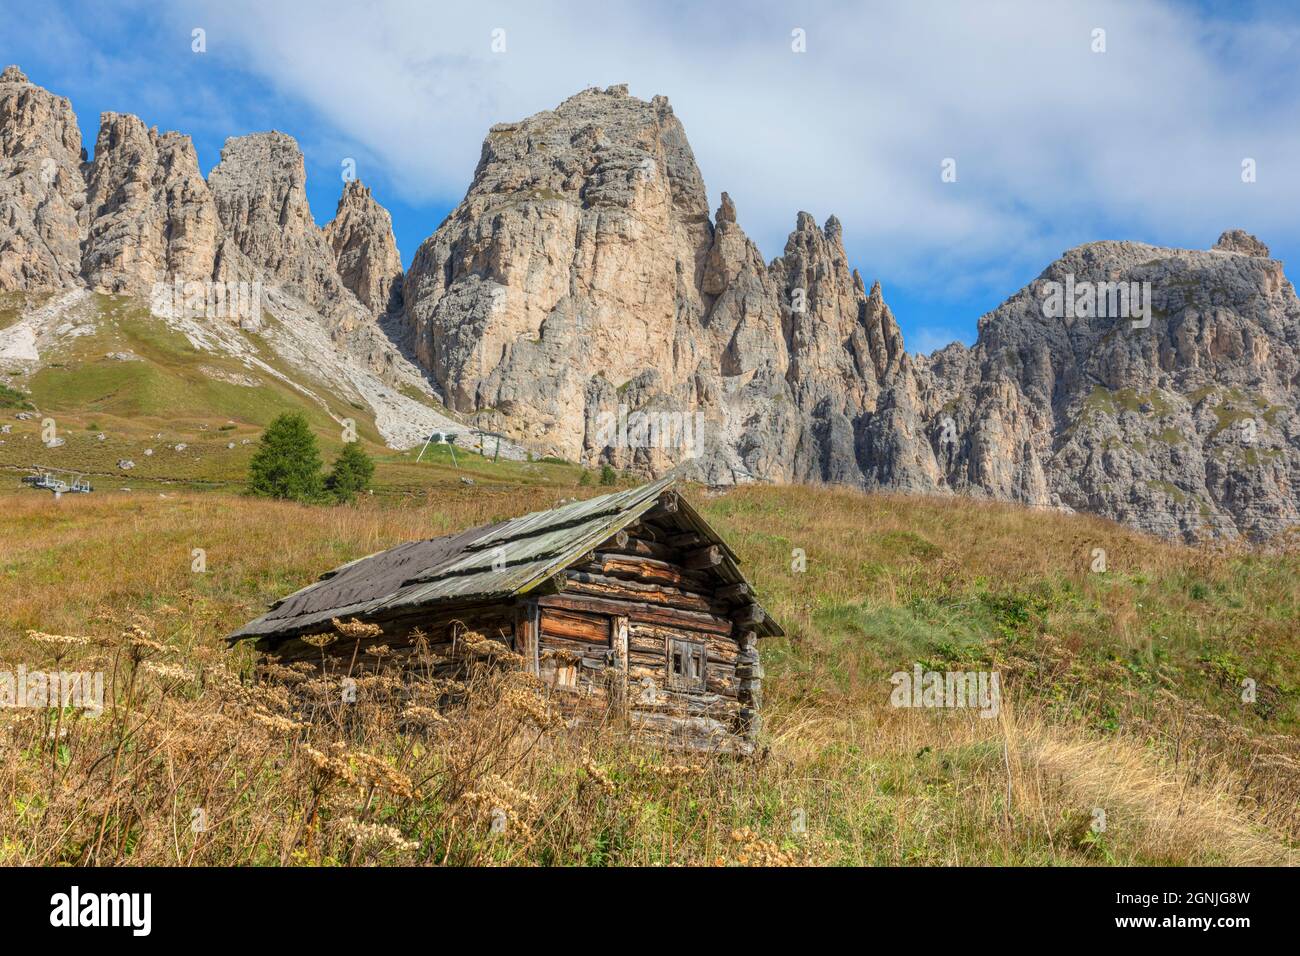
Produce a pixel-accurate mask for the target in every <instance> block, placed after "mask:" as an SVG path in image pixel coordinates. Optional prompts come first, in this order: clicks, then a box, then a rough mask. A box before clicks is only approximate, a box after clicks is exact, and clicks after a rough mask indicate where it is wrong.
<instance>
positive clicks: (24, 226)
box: [0, 66, 86, 291]
mask: <svg viewBox="0 0 1300 956" xmlns="http://www.w3.org/2000/svg"><path fill="white" fill-rule="evenodd" d="M82 158H83V155H82V149H81V132H80V130H79V129H78V128H77V119H76V116H74V115H73V112H72V104H71V103H69V102H68V101H67V100H66V99H64V98H63V97H61V96H55V95H54V94H53V93H50V92H48V91H46V90H43V89H41V88H40V87H39V86H35V85H33V84H32V83H30V82H28V80H27V77H26V76H25V75H24V74H23V72H22V71H21V70H20V69H18V67H16V66H10V67H6V68H5V70H4V72H3V73H0V291H12V290H20V289H27V288H32V287H41V288H53V289H59V288H70V287H74V286H76V285H79V284H80V280H79V278H78V277H79V275H80V272H81V238H82V232H81V227H80V225H79V224H78V215H79V212H80V210H81V208H82V206H83V205H84V204H85V201H86V184H85V181H84V180H83V179H82V177H81V161H82Z"/></svg>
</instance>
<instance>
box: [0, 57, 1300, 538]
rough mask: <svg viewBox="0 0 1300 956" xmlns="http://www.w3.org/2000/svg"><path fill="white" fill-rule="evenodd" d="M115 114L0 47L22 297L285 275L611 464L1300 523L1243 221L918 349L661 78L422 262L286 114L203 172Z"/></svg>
mask: <svg viewBox="0 0 1300 956" xmlns="http://www.w3.org/2000/svg"><path fill="white" fill-rule="evenodd" d="M36 91H39V92H36ZM104 117H105V118H104V121H103V122H102V124H101V130H100V134H99V137H98V139H97V143H96V150H95V156H94V159H93V160H90V161H86V159H85V155H84V151H82V150H81V149H80V137H79V134H78V133H76V123H75V118H72V114H71V104H70V103H68V101H67V100H65V99H62V98H59V97H56V96H54V95H53V94H50V93H48V92H47V91H44V90H43V89H41V88H40V87H35V86H33V85H31V84H30V83H28V82H27V81H26V77H24V76H22V74H21V71H19V70H17V68H15V67H11V68H9V69H7V70H6V71H5V72H4V74H3V79H0V130H2V131H4V132H3V137H2V138H0V143H2V144H3V152H2V153H0V160H2V161H3V164H4V165H3V166H0V212H3V213H5V215H3V216H0V222H8V223H9V225H8V226H0V291H2V290H6V289H20V290H24V291H37V290H42V289H44V290H49V289H60V288H75V287H77V286H78V285H82V286H84V287H87V288H90V289H92V290H96V291H109V292H118V293H124V294H134V295H140V294H142V293H143V290H144V289H145V288H146V287H152V286H153V285H154V284H156V283H157V282H159V281H160V280H170V279H172V278H181V279H191V278H192V279H197V280H200V281H229V280H231V279H234V278H253V279H260V280H263V281H267V282H268V283H270V284H272V285H274V286H275V287H276V290H277V293H282V294H283V295H285V296H286V297H288V298H290V299H292V300H294V302H295V303H296V306H297V308H298V312H299V313H300V317H304V318H305V319H307V320H310V321H314V322H316V323H318V324H319V325H320V326H321V327H322V328H323V329H324V330H325V331H326V333H327V335H328V336H329V339H330V341H331V342H332V343H333V345H334V347H335V348H337V349H338V350H339V351H340V352H342V353H345V354H346V355H347V356H349V359H348V361H349V362H351V363H354V364H358V365H360V366H362V367H363V368H365V369H366V370H367V372H368V373H369V374H373V375H375V376H377V377H378V378H379V379H380V380H381V381H383V382H386V383H388V384H389V385H403V386H404V387H407V388H419V389H420V390H422V391H423V392H424V393H425V394H427V395H429V396H430V397H432V398H433V399H436V400H437V401H441V402H442V403H443V404H445V406H446V408H447V410H448V412H449V414H450V416H451V417H452V418H453V419H456V420H460V421H468V420H473V421H476V422H478V423H480V424H482V425H485V426H487V427H490V428H492V429H494V430H496V431H499V432H502V433H504V434H505V435H506V436H508V438H509V439H511V440H512V442H513V443H514V444H515V445H516V446H517V447H518V448H526V449H530V450H532V451H533V452H534V453H537V454H542V455H555V456H559V457H563V458H566V459H569V460H573V461H579V462H582V463H584V464H588V465H595V464H610V465H612V466H614V467H616V468H620V469H626V470H632V471H642V472H662V471H663V470H665V469H667V468H670V467H674V466H677V465H683V464H684V465H686V466H687V468H688V469H689V471H690V473H691V474H692V475H693V476H694V477H696V478H699V479H700V480H703V481H706V482H709V483H713V484H730V483H740V482H745V481H752V480H769V481H776V482H791V481H827V482H842V483H847V484H853V485H856V486H859V487H864V488H868V489H881V490H892V491H906V492H912V493H926V494H953V493H956V494H965V495H970V496H973V497H985V498H994V499H999V500H1009V501H1015V502H1019V503H1021V504H1025V505H1030V506H1035V507H1048V508H1059V509H1063V510H1078V511H1089V512H1093V513H1097V514H1101V515H1104V516H1108V517H1112V518H1115V519H1117V520H1120V521H1123V522H1125V523H1128V524H1130V525H1133V526H1135V527H1138V528H1141V529H1143V530H1146V531H1151V532H1154V533H1157V534H1160V535H1163V536H1166V537H1174V538H1182V539H1184V540H1188V541H1195V540H1201V539H1205V538H1214V537H1223V538H1229V539H1232V538H1237V537H1242V536H1244V537H1248V538H1251V539H1256V540H1258V539H1263V538H1267V537H1270V536H1272V535H1275V534H1278V533H1280V532H1282V531H1284V530H1286V529H1287V528H1289V527H1291V526H1292V525H1294V524H1295V523H1296V522H1297V521H1300V501H1298V500H1297V490H1296V489H1297V487H1298V486H1300V415H1297V401H1296V388H1297V386H1298V385H1300V303H1298V302H1297V300H1296V296H1295V292H1294V289H1293V287H1292V286H1291V284H1290V282H1289V281H1287V279H1286V277H1285V275H1284V274H1283V271H1282V266H1281V264H1280V263H1278V262H1276V261H1275V260H1272V259H1270V258H1268V254H1269V253H1268V249H1267V247H1266V246H1264V244H1263V243H1261V242H1259V240H1257V239H1255V238H1254V237H1253V236H1249V235H1248V234H1246V233H1244V232H1241V231H1239V230H1229V231H1227V232H1225V233H1224V234H1223V236H1221V237H1220V240H1219V242H1218V243H1216V245H1215V247H1214V248H1213V249H1211V250H1175V249H1167V248H1163V247H1158V246H1150V245H1146V244H1142V243H1131V242H1121V241H1109V240H1107V241H1101V242H1096V243H1088V244H1084V245H1082V246H1078V247H1076V248H1074V249H1071V250H1067V251H1066V252H1065V253H1064V254H1063V255H1062V256H1061V257H1060V258H1059V259H1057V260H1056V261H1055V262H1053V263H1051V264H1049V265H1048V266H1047V267H1046V268H1045V269H1044V270H1043V272H1042V273H1040V275H1039V276H1038V277H1037V278H1035V279H1034V280H1033V281H1031V282H1030V283H1029V285H1027V286H1026V287H1025V288H1023V289H1021V290H1019V291H1018V292H1016V293H1014V294H1013V295H1012V296H1010V297H1009V298H1008V299H1007V300H1006V301H1005V302H1003V303H1002V305H1000V306H999V307H998V308H996V309H994V310H991V311H990V312H989V313H986V314H985V315H984V316H983V317H981V319H980V321H979V336H978V339H977V341H976V343H975V344H974V345H972V346H970V347H967V346H964V345H961V344H960V343H953V344H952V345H949V346H947V347H945V348H943V349H940V350H936V351H935V352H933V353H931V354H930V355H920V354H913V353H908V352H907V351H906V349H905V347H904V342H903V336H902V333H901V330H900V329H899V326H898V323H897V321H896V320H895V318H894V316H893V313H892V311H891V309H890V307H889V305H888V304H887V302H886V301H885V297H884V294H883V292H882V289H881V285H880V283H879V281H873V282H872V284H871V286H870V288H868V287H867V284H866V282H865V281H864V280H863V278H862V275H861V273H860V272H859V271H858V270H857V269H855V268H853V267H852V266H851V264H850V263H849V259H848V255H847V253H846V251H845V249H844V244H843V229H842V226H841V224H840V222H839V220H838V219H837V218H836V217H834V216H830V217H829V218H827V219H826V221H825V222H824V223H823V224H822V225H820V226H819V225H818V224H817V222H816V220H815V219H814V218H813V217H812V216H811V215H810V214H808V213H805V212H800V213H798V215H797V216H796V217H795V225H794V228H793V230H792V231H791V233H790V234H789V237H788V239H787V242H786V245H785V248H784V250H783V252H782V255H780V256H777V257H775V258H773V259H772V260H771V261H764V259H763V256H762V254H761V253H760V252H759V250H758V248H757V246H756V245H755V244H754V243H753V242H752V240H750V239H749V237H748V236H747V235H746V234H745V232H744V230H743V229H742V227H741V226H740V224H739V221H738V213H737V210H736V207H735V204H734V203H733V202H732V200H731V198H730V196H728V194H727V193H725V192H724V193H723V194H722V199H721V202H720V204H719V206H718V207H717V209H716V210H714V211H711V210H710V208H709V204H708V200H707V195H706V192H705V188H704V182H703V177H702V175H701V173H700V170H699V169H698V166H697V165H696V163H695V159H694V156H693V153H692V151H691V148H690V144H689V141H688V139H687V137H686V132H685V129H684V128H683V127H682V124H681V123H680V121H679V120H678V119H677V117H676V116H675V114H674V113H673V111H672V107H671V105H670V104H669V102H668V100H667V99H666V98H665V97H662V96H657V97H654V98H653V99H651V100H648V101H646V100H640V99H637V98H635V97H632V96H630V95H629V94H628V92H627V87H626V86H614V87H608V88H605V89H599V88H595V87H593V88H590V89H587V90H583V91H581V92H579V93H576V94H574V95H573V96H571V97H569V98H568V99H566V100H565V101H564V102H563V103H561V104H560V105H559V106H557V107H556V108H555V109H554V110H547V111H543V112H541V113H538V114H535V115H534V116H531V117H528V118H525V119H523V120H520V121H517V122H509V123H497V124H495V125H493V126H492V127H491V128H490V129H489V131H488V134H487V136H486V137H485V139H484V142H483V148H482V152H481V154H480V158H479V161H478V163H477V166H476V168H475V170H474V174H473V178H472V181H471V184H470V186H469V188H468V190H467V192H466V195H465V198H464V199H463V200H462V201H461V203H460V204H458V205H457V207H456V208H455V209H453V210H452V212H451V213H450V214H449V215H448V216H447V217H446V219H445V220H444V221H443V222H442V223H441V224H440V225H439V226H438V228H437V229H436V230H435V232H434V233H433V234H432V235H431V236H429V238H427V239H426V240H425V241H424V242H423V243H422V244H421V246H420V248H419V250H418V251H417V252H416V253H415V255H414V257H413V259H412V263H411V267H410V268H409V269H408V270H405V271H403V270H402V268H401V262H400V259H399V258H398V256H397V250H396V244H395V241H394V240H393V234H392V225H391V218H390V217H389V216H388V214H387V212H386V211H385V210H384V209H383V207H382V206H381V205H380V204H379V203H378V202H377V201H376V200H375V199H374V197H373V195H371V193H370V192H369V190H368V189H366V188H365V187H364V186H363V185H362V184H361V183H360V182H359V181H354V182H349V183H347V184H346V186H345V188H344V190H343V194H342V195H341V197H340V200H339V204H338V208H337V210H336V213H335V218H334V219H333V220H332V221H331V222H330V223H328V224H327V225H326V226H324V227H318V226H316V224H315V221H314V220H313V219H312V218H311V214H310V209H309V208H308V206H307V202H306V194H305V186H304V184H305V168H304V164H303V159H302V153H301V150H300V149H298V146H297V143H296V142H295V141H294V140H293V139H292V137H290V136H287V135H286V134H283V133H259V134H252V135H250V136H244V137H233V138H231V139H230V140H228V141H227V143H226V146H225V148H223V150H222V160H221V162H220V163H219V164H218V165H217V167H215V168H214V169H213V171H212V172H211V173H210V174H209V176H208V178H207V180H206V181H205V180H203V178H202V176H201V175H199V174H198V167H197V162H196V161H194V160H193V147H192V145H191V144H189V141H188V138H187V137H182V136H180V134H172V133H168V134H162V135H161V136H160V135H159V134H157V132H156V131H152V130H147V129H146V128H145V126H144V124H143V123H142V122H141V121H140V120H138V119H137V118H135V117H127V116H126V115H125V114H104ZM74 134H75V135H74ZM74 154H79V155H78V158H77V160H76V162H75V163H74V161H73V159H72V157H73V155H74ZM51 170H52V172H51ZM42 176H44V178H42ZM78 179H80V180H81V182H82V184H83V185H82V187H81V188H80V189H79V188H78V184H77V181H78ZM74 237H75V238H76V241H77V254H76V256H75V265H74V261H73V259H74V257H73V254H72V247H73V241H72V240H73V238H74ZM1062 290H1068V293H1069V295H1070V296H1072V295H1073V292H1074V290H1083V291H1084V292H1086V293H1087V295H1084V296H1081V297H1080V299H1079V312H1078V313H1076V310H1075V301H1074V299H1073V298H1072V297H1069V298H1068V303H1069V305H1068V307H1066V308H1065V309H1064V310H1063V311H1062V314H1061V315H1056V314H1054V313H1053V312H1052V310H1053V309H1055V308H1056V306H1055V304H1054V303H1056V302H1057V301H1058V300H1062V299H1063V298H1066V297H1064V296H1063V294H1062ZM1094 290H1100V291H1099V293H1095V292H1094ZM1130 290H1131V291H1132V295H1133V296H1134V298H1133V300H1132V301H1130V300H1129V297H1128V293H1129V291H1130ZM1121 293H1122V294H1123V295H1122V297H1121ZM1116 305H1120V306H1122V310H1121V311H1122V312H1123V314H1113V315H1112V314H1100V315H1098V314H1096V313H1097V310H1098V309H1099V308H1100V309H1102V310H1103V311H1105V310H1108V309H1109V310H1111V311H1113V310H1114V307H1115V306H1116ZM1130 306H1131V307H1132V309H1130ZM250 334H256V333H255V330H254V331H253V332H250ZM629 420H630V422H631V427H628V425H629ZM611 422H619V423H621V424H620V425H619V427H617V428H613V429H611V427H610V423H611Z"/></svg>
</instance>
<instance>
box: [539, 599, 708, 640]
mask: <svg viewBox="0 0 1300 956" xmlns="http://www.w3.org/2000/svg"><path fill="white" fill-rule="evenodd" d="M537 603H538V604H540V605H541V606H542V607H558V608H562V609H564V610H566V611H595V612H597V613H600V614H610V615H625V616H626V617H628V618H631V619H632V620H633V621H646V622H648V623H650V624H662V625H663V626H665V627H684V628H686V629H687V630H692V631H705V632H707V633H710V634H730V633H731V628H732V623H731V621H729V620H728V619H727V618H725V617H717V616H716V615H713V614H702V613H700V612H699V611H685V610H682V609H680V608H671V607H656V606H655V605H653V604H644V603H641V602H638V601H613V600H608V599H605V598H597V597H587V596H586V595H581V596H579V595H576V594H575V595H569V594H555V595H548V596H547V597H543V598H538V600H537Z"/></svg>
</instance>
